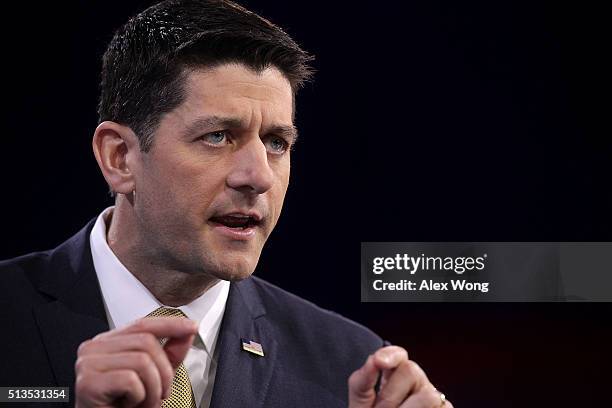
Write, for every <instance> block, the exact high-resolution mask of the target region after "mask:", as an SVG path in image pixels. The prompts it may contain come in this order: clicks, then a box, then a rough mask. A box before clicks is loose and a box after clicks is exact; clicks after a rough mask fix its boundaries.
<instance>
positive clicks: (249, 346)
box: [240, 339, 264, 357]
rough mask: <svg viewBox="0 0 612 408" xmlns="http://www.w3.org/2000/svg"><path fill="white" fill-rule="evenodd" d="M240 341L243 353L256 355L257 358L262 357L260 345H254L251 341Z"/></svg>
mask: <svg viewBox="0 0 612 408" xmlns="http://www.w3.org/2000/svg"><path fill="white" fill-rule="evenodd" d="M240 341H241V342H242V349H243V350H244V351H248V352H249V353H253V354H257V355H258V356H261V357H263V356H264V352H263V347H261V344H259V343H256V342H254V341H253V340H245V339H240Z"/></svg>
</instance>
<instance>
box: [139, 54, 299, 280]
mask: <svg viewBox="0 0 612 408" xmlns="http://www.w3.org/2000/svg"><path fill="white" fill-rule="evenodd" d="M292 109H293V108H292V91H291V86H290V84H289V82H288V81H287V79H286V78H285V77H284V76H283V75H282V74H281V73H280V71H278V70H277V69H276V68H268V69H266V70H264V71H263V72H261V73H254V72H253V71H251V70H250V69H248V68H246V67H245V66H243V65H239V64H225V65H221V66H219V67H217V68H214V69H207V70H195V71H192V72H190V73H189V74H188V76H187V79H186V83H185V99H184V101H183V103H182V104H181V105H180V106H178V107H177V108H176V109H174V110H173V111H171V112H169V113H167V114H165V115H164V116H162V119H161V121H160V124H159V127H158V130H157V132H156V133H155V136H154V141H153V145H152V147H151V149H150V150H149V152H147V153H138V154H137V156H136V157H137V158H138V159H137V160H135V163H134V166H131V167H130V168H131V169H133V168H135V169H136V170H135V171H134V174H135V185H136V187H135V196H134V212H135V214H136V217H137V222H136V223H137V228H138V233H137V236H138V239H139V240H140V241H141V243H142V244H143V245H141V246H146V247H145V248H143V250H144V252H146V253H147V254H148V256H150V257H151V258H152V259H151V262H162V263H163V265H162V266H163V267H166V268H170V269H174V270H180V271H183V272H186V273H191V274H201V273H206V274H209V275H211V276H212V277H216V278H220V279H229V280H234V279H242V278H245V277H247V276H249V275H250V274H251V273H252V272H253V271H254V270H255V266H256V265H257V261H258V260H259V256H260V254H261V250H262V247H263V245H264V243H265V241H266V239H267V238H268V236H269V234H270V233H271V232H272V229H273V228H274V226H275V225H276V222H277V221H278V217H279V215H280V212H281V208H282V206H283V200H284V198H285V193H286V191H287V185H288V183H289V168H290V155H289V148H290V146H291V144H292V143H293V142H294V140H293V139H294V137H295V131H294V128H293V119H292ZM158 266H159V265H158Z"/></svg>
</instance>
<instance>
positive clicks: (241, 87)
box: [179, 64, 293, 123]
mask: <svg viewBox="0 0 612 408" xmlns="http://www.w3.org/2000/svg"><path fill="white" fill-rule="evenodd" d="M184 92H185V95H184V101H183V103H182V104H181V106H179V110H180V111H182V114H184V115H201V114H203V113H204V114H207V115H217V116H233V117H240V118H241V119H249V118H246V117H245V116H257V117H259V119H260V120H261V121H274V122H279V121H280V122H287V121H288V123H291V121H292V111H293V106H292V104H293V94H292V89H291V85H290V83H289V81H288V80H287V79H286V78H285V76H284V75H283V74H282V73H281V72H280V71H279V70H278V69H277V68H274V67H269V68H266V69H264V70H263V71H261V72H255V71H253V70H251V69H250V68H247V67H246V66H244V65H241V64H223V65H220V66H217V67H214V68H207V69H195V70H190V71H188V72H187V77H186V79H185V85H184Z"/></svg>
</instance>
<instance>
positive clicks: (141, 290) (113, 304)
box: [90, 207, 229, 408]
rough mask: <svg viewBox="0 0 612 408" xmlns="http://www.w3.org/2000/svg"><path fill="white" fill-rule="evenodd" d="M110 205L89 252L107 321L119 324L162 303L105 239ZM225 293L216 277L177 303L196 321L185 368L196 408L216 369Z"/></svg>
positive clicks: (206, 400) (205, 401)
mask: <svg viewBox="0 0 612 408" xmlns="http://www.w3.org/2000/svg"><path fill="white" fill-rule="evenodd" d="M113 208H114V207H109V208H107V209H105V210H104V211H103V212H102V213H101V214H100V215H99V216H98V219H97V220H96V224H95V225H94V228H93V230H92V231H91V235H90V244H91V255H92V257H93V263H94V268H95V270H96V274H97V275H98V281H99V282H100V289H101V290H102V297H103V300H104V307H105V310H106V316H107V318H108V324H109V326H110V328H111V329H114V328H118V327H123V326H125V325H127V324H129V323H131V322H133V321H135V320H137V319H140V318H143V317H145V316H146V315H148V314H149V313H151V312H152V311H154V310H156V309H157V308H159V307H161V306H164V305H163V304H161V303H160V302H159V301H158V300H157V299H156V298H155V296H153V294H152V293H151V292H149V290H148V289H147V288H146V287H145V286H144V285H143V284H142V283H141V282H140V281H139V280H138V279H136V277H135V276H134V275H132V274H131V273H130V271H128V270H127V268H126V267H125V266H124V265H123V264H122V263H121V261H119V259H118V258H117V257H116V256H115V254H114V253H113V251H112V250H111V249H110V247H109V246H108V243H107V242H106V223H107V222H108V219H109V217H110V216H112V211H113ZM228 293H229V282H228V281H220V282H219V283H217V284H216V285H215V286H213V287H212V288H210V289H208V290H207V291H206V292H205V293H204V294H203V295H202V296H200V297H199V298H197V299H195V300H194V301H193V302H191V303H189V304H187V305H184V306H181V307H179V309H180V310H181V311H182V312H183V313H185V315H186V316H187V317H188V318H189V319H192V320H195V321H198V322H199V323H200V326H199V330H198V334H199V335H198V336H196V337H195V339H194V342H193V344H192V346H191V348H190V349H189V351H188V352H187V357H185V361H184V364H185V368H186V369H187V373H188V374H189V379H190V380H191V386H192V388H193V395H194V398H195V401H196V405H197V406H198V407H199V408H207V407H208V406H209V405H210V399H211V396H212V388H213V384H214V380H215V374H216V371H217V364H216V360H217V359H216V358H213V356H215V346H216V343H217V337H218V335H219V328H220V326H221V319H222V318H223V313H224V311H225V304H226V302H227V296H228Z"/></svg>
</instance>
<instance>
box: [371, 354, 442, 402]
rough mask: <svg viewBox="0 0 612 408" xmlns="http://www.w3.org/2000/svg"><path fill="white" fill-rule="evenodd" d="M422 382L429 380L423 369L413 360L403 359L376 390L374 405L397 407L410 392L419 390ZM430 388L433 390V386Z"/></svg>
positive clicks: (427, 382)
mask: <svg viewBox="0 0 612 408" xmlns="http://www.w3.org/2000/svg"><path fill="white" fill-rule="evenodd" d="M424 384H429V381H428V380H427V377H426V376H425V373H424V372H423V370H422V369H421V368H420V367H419V366H418V364H417V363H415V362H414V361H411V360H404V361H403V362H402V363H400V365H399V366H398V367H397V368H395V369H393V370H391V371H390V374H389V376H388V378H387V381H386V382H385V384H384V385H383V386H381V389H380V391H379V392H378V396H377V397H376V405H375V407H376V408H389V407H397V406H399V405H400V404H401V403H402V402H403V401H404V400H406V399H407V398H408V397H409V396H410V395H411V394H414V393H416V392H418V391H419V390H421V388H423V386H424ZM429 385H431V384H429ZM431 389H432V390H434V388H433V386H431Z"/></svg>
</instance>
